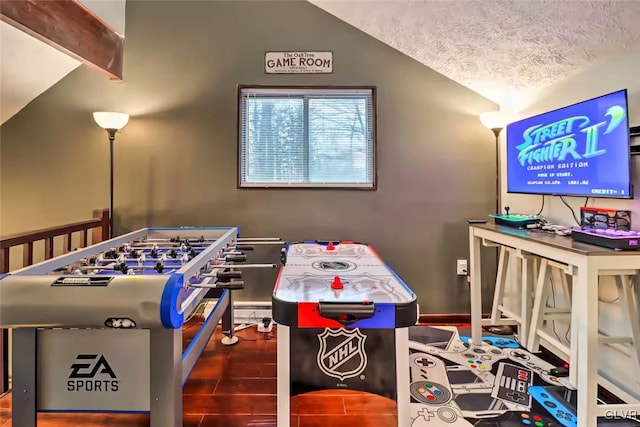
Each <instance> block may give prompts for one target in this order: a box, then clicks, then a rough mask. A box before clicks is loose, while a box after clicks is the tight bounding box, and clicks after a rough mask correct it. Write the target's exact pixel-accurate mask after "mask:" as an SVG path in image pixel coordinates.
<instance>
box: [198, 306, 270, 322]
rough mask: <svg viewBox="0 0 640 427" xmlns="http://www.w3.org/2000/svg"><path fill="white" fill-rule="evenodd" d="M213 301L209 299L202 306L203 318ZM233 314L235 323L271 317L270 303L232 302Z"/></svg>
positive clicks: (211, 308)
mask: <svg viewBox="0 0 640 427" xmlns="http://www.w3.org/2000/svg"><path fill="white" fill-rule="evenodd" d="M215 304H216V302H215V301H209V302H207V303H206V305H205V308H204V315H205V318H206V317H208V316H209V313H211V310H213V307H214V306H215ZM233 316H234V321H235V324H237V325H240V324H243V323H255V322H258V321H260V320H262V318H263V317H269V318H271V319H272V318H273V316H272V314H271V303H270V302H262V301H238V302H236V303H235V304H234V310H233Z"/></svg>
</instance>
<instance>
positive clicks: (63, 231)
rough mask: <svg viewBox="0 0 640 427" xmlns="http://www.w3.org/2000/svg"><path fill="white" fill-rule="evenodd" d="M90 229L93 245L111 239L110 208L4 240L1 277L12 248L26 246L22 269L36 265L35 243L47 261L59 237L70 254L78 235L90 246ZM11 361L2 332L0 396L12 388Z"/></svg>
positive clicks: (0, 247) (0, 245)
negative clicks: (42, 251)
mask: <svg viewBox="0 0 640 427" xmlns="http://www.w3.org/2000/svg"><path fill="white" fill-rule="evenodd" d="M89 230H91V231H92V234H91V243H92V244H95V243H98V242H102V241H104V240H107V239H108V238H109V209H96V210H94V211H93V215H92V219H89V220H86V221H80V222H74V223H72V224H65V225H59V226H56V227H49V228H44V229H41V230H34V231H29V232H26V233H18V234H13V235H10V236H4V237H0V274H2V273H8V272H9V270H10V268H11V263H10V259H9V256H10V252H11V248H13V247H15V246H20V245H22V246H23V250H22V266H23V267H27V266H29V265H31V264H33V244H34V243H35V242H39V241H41V240H44V259H50V258H53V255H54V239H55V238H56V237H59V236H63V237H64V245H63V248H62V250H63V251H64V252H70V251H71V250H72V241H73V235H74V233H80V236H79V237H80V244H79V247H81V248H83V247H86V246H87V245H88V243H89V240H88V237H89ZM8 360H9V354H8V331H7V330H6V329H4V330H3V329H0V395H2V394H3V393H5V392H6V391H7V390H8V388H9V372H8Z"/></svg>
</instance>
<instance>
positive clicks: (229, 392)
mask: <svg viewBox="0 0 640 427" xmlns="http://www.w3.org/2000/svg"><path fill="white" fill-rule="evenodd" d="M196 331H197V326H192V325H188V326H186V327H185V337H186V339H185V342H184V346H185V347H186V346H187V345H188V343H189V341H190V337H192V336H193V334H194V333H195V332H196ZM274 331H275V329H274ZM237 335H238V336H239V337H240V342H238V343H237V344H236V345H233V346H229V347H227V346H224V345H222V344H221V343H220V338H221V337H222V334H221V333H220V331H219V330H217V331H216V333H215V334H214V336H213V337H212V338H211V341H210V342H209V344H208V346H207V348H206V349H205V351H204V352H203V354H202V356H201V357H200V359H199V361H198V363H197V365H196V366H195V368H194V370H193V372H192V373H191V376H190V378H189V380H188V382H187V384H186V385H185V387H184V390H183V409H184V410H183V412H184V427H245V426H247V427H249V426H251V427H270V426H274V427H275V426H277V423H276V402H277V396H276V362H277V360H276V336H275V335H276V333H273V334H270V335H269V336H267V335H265V334H262V333H258V332H257V331H256V329H255V327H253V328H250V329H245V330H243V331H240V332H238V334H237ZM148 425H149V416H148V415H124V414H39V415H38V426H39V427H72V426H73V427H75V426H77V427H98V426H100V427H138V426H140V427H143V426H148ZM9 426H12V423H11V394H8V395H6V396H4V397H3V398H0V427H9ZM312 426H318V427H320V426H321V427H332V426H335V427H342V426H345V427H353V426H358V427H387V426H397V418H396V404H395V402H393V401H391V400H389V399H386V398H384V397H381V396H376V395H371V394H366V393H360V392H354V391H340V390H336V391H332V390H329V391H323V392H315V393H307V394H304V395H300V396H296V397H294V398H293V399H292V400H291V427H312ZM13 427H20V426H13Z"/></svg>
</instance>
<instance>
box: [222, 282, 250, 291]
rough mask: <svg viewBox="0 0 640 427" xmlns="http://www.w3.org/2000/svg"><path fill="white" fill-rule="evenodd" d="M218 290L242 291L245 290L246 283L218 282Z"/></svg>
mask: <svg viewBox="0 0 640 427" xmlns="http://www.w3.org/2000/svg"><path fill="white" fill-rule="evenodd" d="M216 289H229V290H232V291H236V290H241V289H244V282H229V283H227V282H216Z"/></svg>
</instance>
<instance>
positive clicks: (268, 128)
mask: <svg viewBox="0 0 640 427" xmlns="http://www.w3.org/2000/svg"><path fill="white" fill-rule="evenodd" d="M239 102H240V105H239V112H240V115H239V118H240V123H239V125H240V129H239V144H240V146H239V153H240V156H239V161H240V165H239V173H240V186H241V187H282V186H292V187H365V188H367V187H368V188H372V187H373V186H374V183H375V170H374V169H375V158H374V156H375V144H374V138H375V122H374V118H375V113H374V101H373V89H349V88H326V89H319V88H313V89H303V88H263V87H257V88H242V89H241V91H240V100H239Z"/></svg>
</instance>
